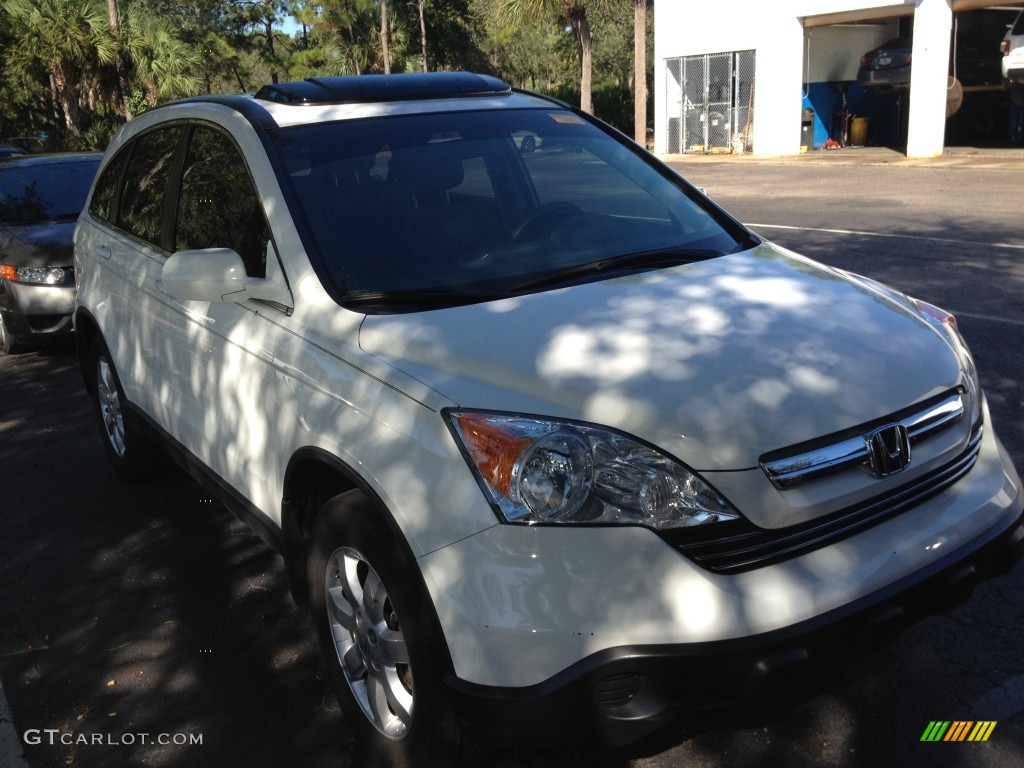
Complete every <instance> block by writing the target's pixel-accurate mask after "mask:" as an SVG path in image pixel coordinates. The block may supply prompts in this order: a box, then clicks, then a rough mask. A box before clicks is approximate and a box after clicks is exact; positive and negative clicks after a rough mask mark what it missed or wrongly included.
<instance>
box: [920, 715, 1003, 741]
mask: <svg viewBox="0 0 1024 768" xmlns="http://www.w3.org/2000/svg"><path fill="white" fill-rule="evenodd" d="M996 722H997V721H995V720H977V721H975V720H952V721H950V720H932V721H931V722H929V723H928V727H927V728H925V729H924V733H923V734H921V741H988V737H989V736H991V735H992V731H994V730H995V728H996Z"/></svg>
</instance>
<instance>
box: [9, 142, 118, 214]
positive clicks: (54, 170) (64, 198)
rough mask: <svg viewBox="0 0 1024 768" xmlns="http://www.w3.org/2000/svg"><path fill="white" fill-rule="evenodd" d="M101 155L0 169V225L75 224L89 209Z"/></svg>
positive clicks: (11, 164) (15, 164) (10, 165)
mask: <svg viewBox="0 0 1024 768" xmlns="http://www.w3.org/2000/svg"><path fill="white" fill-rule="evenodd" d="M99 164H100V155H97V156H96V157H95V159H92V160H75V161H68V162H46V163H26V164H19V163H16V162H13V161H12V162H10V163H4V164H2V165H0V222H3V223H4V224H15V225H22V224H41V223H44V222H48V221H73V220H74V219H76V218H78V214H79V213H81V211H82V206H83V205H85V198H86V197H87V196H88V194H89V187H90V186H91V185H92V180H93V176H95V175H96V169H97V168H98V167H99Z"/></svg>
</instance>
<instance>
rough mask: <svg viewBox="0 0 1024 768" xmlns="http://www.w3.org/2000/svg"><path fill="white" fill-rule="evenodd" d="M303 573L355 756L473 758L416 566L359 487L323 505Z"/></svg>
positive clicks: (398, 761)
mask: <svg viewBox="0 0 1024 768" xmlns="http://www.w3.org/2000/svg"><path fill="white" fill-rule="evenodd" d="M308 574H309V594H310V610H311V612H312V616H313V623H314V626H315V627H316V633H317V639H318V641H319V644H320V651H321V654H322V658H323V662H324V665H325V667H326V673H327V677H328V679H329V680H330V683H331V686H332V688H333V689H334V693H335V695H336V696H337V698H338V701H339V703H340V704H341V708H342V711H343V713H344V715H345V719H346V721H347V722H348V723H349V724H350V726H351V728H352V730H353V731H354V732H355V735H356V737H357V740H358V742H359V744H360V746H361V748H362V750H363V752H364V754H363V755H362V756H361V757H362V759H361V760H360V761H359V762H358V764H359V765H360V766H363V765H367V766H370V765H372V766H378V768H384V767H385V766H389V767H390V766H394V768H437V767H438V766H451V767H452V768H455V767H456V766H458V767H460V768H467V767H468V766H473V765H476V764H477V762H478V758H479V756H478V752H477V749H476V747H475V746H474V745H473V744H472V742H471V741H470V740H469V739H468V738H467V734H466V732H465V730H464V728H463V727H462V725H461V724H460V723H458V722H456V720H455V719H454V717H453V716H452V715H451V711H450V707H449V706H448V705H447V702H446V697H445V691H444V688H443V685H442V678H443V676H444V674H445V672H446V671H448V670H449V669H450V668H451V663H450V661H449V658H448V653H447V649H446V648H445V646H444V643H443V640H442V638H441V631H440V628H439V627H438V626H437V624H436V619H434V615H433V611H432V610H431V609H430V608H429V606H430V600H429V598H428V597H427V596H426V594H425V589H424V588H423V587H422V586H417V585H419V584H421V579H420V576H419V573H418V572H417V569H416V567H415V565H414V563H413V560H412V557H411V555H409V554H408V553H407V551H406V550H405V548H404V547H403V546H402V543H401V542H400V541H398V540H397V539H396V537H395V536H393V535H392V534H391V533H390V532H389V530H388V528H387V526H386V524H385V523H384V521H383V520H382V518H381V515H380V514H379V512H378V510H377V509H376V508H375V507H374V506H373V504H372V503H371V502H370V501H369V500H368V499H367V497H366V496H365V495H364V494H363V493H362V492H361V491H358V490H356V491H349V492H347V493H344V494H341V495H340V496H336V497H335V498H333V499H331V500H330V501H328V502H327V503H326V504H324V506H323V507H322V508H321V510H320V513H319V514H318V516H317V519H316V520H315V522H314V525H313V546H312V549H311V551H310V554H309V560H308ZM414 675H415V685H414V684H413V679H414Z"/></svg>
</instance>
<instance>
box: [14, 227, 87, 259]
mask: <svg viewBox="0 0 1024 768" xmlns="http://www.w3.org/2000/svg"><path fill="white" fill-rule="evenodd" d="M74 232H75V222H74V221H55V222H44V223H42V224H25V225H20V226H0V261H2V262H3V263H4V264H13V265H15V266H19V267H70V266H71V265H72V264H73V263H74V258H73V253H74V248H73V245H72V237H73V236H74Z"/></svg>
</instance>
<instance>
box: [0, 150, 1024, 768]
mask: <svg viewBox="0 0 1024 768" xmlns="http://www.w3.org/2000/svg"><path fill="white" fill-rule="evenodd" d="M972 152H974V154H971V153H972ZM1012 152H1015V151H1012ZM672 163H673V166H674V167H676V168H678V169H679V170H680V171H681V172H682V173H683V174H684V175H685V176H686V177H687V178H689V179H690V180H691V181H693V182H694V183H696V184H698V185H700V186H703V187H705V188H707V190H708V192H709V194H710V195H711V196H712V198H713V199H715V200H716V201H718V202H719V203H721V204H723V205H724V206H725V207H726V209H727V210H730V211H731V212H732V213H733V214H734V215H736V216H737V217H738V218H739V219H740V220H742V221H744V222H746V223H748V224H749V225H750V226H751V227H752V228H753V229H755V230H756V231H758V232H759V233H761V234H763V235H765V236H767V237H769V238H771V239H773V240H775V241H776V242H778V243H780V244H782V245H783V246H785V247H789V248H792V249H794V250H798V251H801V252H803V253H806V254H807V255H809V256H812V257H813V258H817V259H819V260H822V261H825V262H827V263H830V264H833V265H835V266H839V267H841V268H844V269H850V270H853V271H856V272H860V273H862V274H865V275H868V276H871V277H874V278H876V279H880V280H883V281H887V282H890V283H892V284H894V285H896V286H897V287H899V288H901V289H903V290H906V291H909V292H912V293H915V294H916V295H918V296H919V297H921V298H924V299H926V300H928V301H932V302H933V303H937V304H940V305H942V306H945V307H946V308H948V309H950V310H953V311H954V312H956V313H957V314H958V317H959V319H960V324H961V327H962V329H963V330H964V333H965V335H966V336H967V338H968V341H969V342H970V343H971V345H972V348H973V349H974V352H975V356H976V358H977V360H978V365H979V368H980V370H981V376H982V382H983V385H984V386H985V388H986V390H987V391H988V394H989V399H990V404H991V407H992V421H993V423H994V425H995V428H996V429H997V431H998V432H999V434H1000V436H1001V437H1002V439H1003V441H1004V443H1005V444H1006V446H1007V448H1008V450H1009V451H1010V453H1011V455H1012V456H1013V458H1014V460H1015V462H1016V464H1017V467H1018V469H1022V470H1024V389H1022V387H1021V384H1022V382H1024V343H1022V341H1024V299H1022V296H1024V217H1022V216H1021V213H1022V202H1021V201H1022V200H1024V195H1022V185H1024V151H1020V152H1017V153H1016V154H1009V155H1002V154H999V155H996V154H994V153H989V152H986V151H983V150H963V151H954V152H951V153H950V154H949V155H948V156H946V157H943V158H938V159H936V160H933V161H916V160H914V161H908V160H906V158H902V156H900V155H897V154H896V153H886V152H883V151H874V152H867V151H865V152H859V151H858V150H840V151H838V152H835V153H828V154H823V153H821V152H815V153H809V154H808V155H805V156H800V157H796V158H750V157H721V156H685V157H681V158H673V159H672ZM0 584H2V585H3V586H2V589H0V683H2V690H0V768H26V766H27V767H28V768H50V767H51V766H79V767H81V768H92V767H93V766H96V767H98V768H106V767H107V766H117V767H120V766H168V767H170V766H175V767H177V766H187V767H188V768H193V767H195V766H198V767H203V766H211V767H213V766H217V767H221V766H227V767H232V766H247V767H249V766H251V767H253V768H262V767H264V766H266V767H267V768H272V767H273V768H277V767H278V766H281V767H284V768H293V767H294V768H303V767H309V768H325V767H326V766H337V767H339V768H348V767H350V766H351V767H352V768H360V765H359V761H358V757H356V756H355V751H354V749H353V743H352V739H351V733H350V731H349V730H348V728H347V727H346V725H345V722H344V720H343V717H342V714H341V712H340V710H339V708H338V707H337V705H336V703H335V702H334V701H333V699H332V697H331V694H330V692H329V690H328V686H327V684H326V682H325V681H324V679H323V677H322V675H321V672H320V667H319V661H318V658H317V653H316V648H315V644H314V642H313V637H312V634H313V633H312V627H311V625H310V622H309V620H308V618H307V617H306V616H305V614H304V613H303V612H302V611H300V610H299V609H298V608H297V607H296V606H295V605H294V604H293V603H292V602H291V601H290V598H289V597H288V594H287V589H286V580H285V575H284V570H283V567H282V562H281V560H280V558H279V557H278V556H277V555H276V554H274V553H273V552H272V551H270V550H268V549H267V548H266V547H265V546H264V545H263V543H262V542H261V541H260V540H259V539H258V538H257V537H256V536H255V535H253V534H252V533H251V532H250V531H249V530H248V529H247V528H246V527H245V526H244V525H243V524H242V523H240V522H239V521H237V520H236V519H234V518H233V517H232V516H231V515H230V514H229V513H227V512H226V511H225V510H224V509H223V508H221V507H220V505H218V504H216V503H215V502H213V501H212V500H211V499H210V497H209V495H208V494H207V493H206V492H205V491H203V490H202V489H201V488H200V487H198V486H196V485H195V484H194V483H192V482H191V481H190V480H189V479H187V478H186V477H184V476H183V475H181V474H177V473H175V472H173V471H171V472H169V473H168V476H167V477H166V478H164V479H163V480H162V481H161V482H159V483H157V484H153V485H130V484H125V483H122V482H120V481H119V480H117V479H116V477H115V476H114V474H113V472H112V470H111V469H110V467H109V466H108V463H107V459H106V456H105V455H104V453H103V451H102V444H101V442H100V438H99V433H98V428H97V426H96V424H95V423H94V419H93V416H92V415H91V412H90V411H89V401H88V399H87V397H86V395H85V393H84V390H83V389H82V385H81V377H80V375H79V372H78V368H77V360H76V358H75V356H74V353H73V350H72V349H71V348H70V347H69V346H64V347H56V348H52V349H45V350H39V351H33V352H28V353H25V354H21V355H16V356H11V357H0ZM1022 649H1024V565H1022V566H1019V567H1018V568H1017V569H1016V570H1015V571H1014V572H1013V573H1011V574H1010V575H1009V576H1006V577H1003V578H1000V579H995V580H992V581H990V582H987V583H985V584H983V585H982V586H981V587H979V589H978V590H976V592H975V594H974V596H973V597H972V599H971V600H970V601H969V602H968V603H967V604H965V605H964V606H961V607H960V608H958V609H956V610H955V611H953V612H952V613H950V614H948V615H945V616H938V617H933V618H929V619H927V620H925V621H924V622H922V623H920V624H917V625H915V626H914V627H912V628H910V629H909V630H908V631H907V632H906V633H905V634H904V635H903V636H902V637H901V638H900V639H899V640H898V641H897V642H896V644H894V645H892V646H890V647H888V648H886V649H884V650H882V651H880V652H878V653H875V654H873V655H871V656H866V657H858V658H856V659H852V660H850V661H849V663H847V664H846V665H843V666H842V667H840V668H837V669H835V670H834V671H833V672H831V673H830V674H828V675H826V676H824V677H822V678H821V679H819V680H818V681H816V690H817V693H816V695H814V696H813V697H811V698H809V699H808V700H806V701H804V702H803V703H799V704H796V705H793V706H788V707H786V708H780V709H778V710H776V711H772V712H767V713H765V712H761V713H756V716H746V715H744V716H739V715H736V716H729V717H724V716H722V717H715V718H710V719H706V720H703V721H698V720H692V721H688V722H686V723H680V724H677V725H675V726H673V727H671V728H668V729H665V730H663V731H662V732H660V733H658V734H656V735H655V736H653V737H651V738H649V739H647V740H645V741H643V742H641V743H639V744H636V745H634V746H632V747H629V748H627V749H622V750H611V751H594V750H593V749H591V748H589V746H588V745H579V746H578V747H577V748H573V749H569V750H560V751H557V752H536V751H530V750H526V749H519V750H515V751H514V752H511V753H508V754H504V755H501V756H498V757H497V758H496V765H497V766H499V767H500V768H563V767H565V768H571V767H574V766H579V767H581V768H582V766H587V767H588V768H594V767H599V766H605V767H606V768H669V767H670V766H671V767H673V768H675V767H676V766H693V767H696V768H712V767H713V768H725V767H726V766H729V767H733V766H736V767H745V766H795V767H796V768H802V767H803V766H822V765H829V766H878V765H900V766H921V768H924V767H925V766H927V768H933V767H934V766H954V767H958V766H964V767H965V768H966V767H967V766H970V767H971V768H977V767H979V766H993V767H994V766H999V767H1000V768H1002V767H1004V766H1007V767H1012V766H1024V650H1022ZM5 701H6V703H4V702H5ZM936 720H938V721H945V720H971V721H983V720H984V721H992V722H995V723H996V725H995V727H994V729H993V730H992V732H991V735H990V737H989V739H988V740H987V741H985V742H983V743H956V744H951V743H927V742H922V741H921V736H922V735H923V732H924V731H925V730H926V728H927V726H928V724H929V722H930V721H936ZM439 768H442V767H439Z"/></svg>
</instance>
